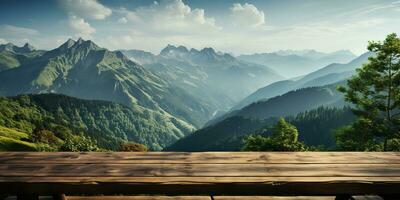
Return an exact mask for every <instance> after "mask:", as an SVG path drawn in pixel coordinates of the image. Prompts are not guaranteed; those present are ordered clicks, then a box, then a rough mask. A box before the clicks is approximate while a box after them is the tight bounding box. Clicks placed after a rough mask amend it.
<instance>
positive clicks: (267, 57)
mask: <svg viewBox="0 0 400 200" xmlns="http://www.w3.org/2000/svg"><path fill="white" fill-rule="evenodd" d="M355 57H356V56H355V55H354V54H353V53H351V52H350V51H347V50H340V51H336V52H332V53H323V52H318V51H315V50H299V51H294V50H281V51H277V52H272V53H258V54H250V55H240V56H238V58H239V59H241V60H245V61H248V62H253V63H257V64H261V65H266V66H270V67H271V68H272V69H274V70H275V71H277V72H278V73H280V74H283V75H285V76H286V77H288V78H290V77H297V76H301V75H305V74H308V73H310V72H312V71H315V70H317V69H319V68H322V67H323V66H326V65H329V64H331V63H347V62H349V61H351V60H353V59H354V58H355Z"/></svg>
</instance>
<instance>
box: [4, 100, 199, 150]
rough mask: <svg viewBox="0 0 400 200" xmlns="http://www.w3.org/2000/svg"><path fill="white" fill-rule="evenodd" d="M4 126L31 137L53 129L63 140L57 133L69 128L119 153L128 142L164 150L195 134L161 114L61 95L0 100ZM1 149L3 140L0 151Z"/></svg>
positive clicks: (73, 132)
mask: <svg viewBox="0 0 400 200" xmlns="http://www.w3.org/2000/svg"><path fill="white" fill-rule="evenodd" d="M178 124H179V123H178ZM2 126H4V127H8V128H13V129H16V130H19V131H22V132H24V133H27V134H28V135H31V134H32V132H33V131H34V130H35V129H43V130H50V131H52V132H54V133H55V135H56V136H57V137H59V138H60V139H63V135H62V134H61V135H60V134H57V133H59V132H60V131H61V130H60V129H67V130H68V131H69V132H71V133H72V134H75V135H78V134H79V133H81V134H83V135H85V136H90V137H91V138H92V139H94V140H96V141H97V144H98V146H99V147H101V148H103V149H108V150H118V149H119V146H120V144H121V143H122V142H126V141H134V142H139V143H142V144H145V145H146V146H148V147H149V148H150V149H152V150H161V149H162V148H163V147H165V146H167V145H170V144H172V143H173V142H175V141H176V140H177V139H179V138H182V137H184V136H185V135H187V134H189V133H190V132H191V131H193V129H192V127H190V126H187V127H176V126H175V125H174V124H172V123H171V121H169V120H167V119H164V118H162V116H161V115H159V114H153V113H149V112H146V111H145V112H143V111H140V110H134V109H131V108H129V107H127V106H125V105H122V104H119V103H113V102H108V101H99V100H82V99H77V98H73V97H69V96H65V95H59V94H36V95H21V96H17V97H0V128H1V127H2ZM59 126H61V127H63V128H60V127H59ZM64 132H65V131H64ZM0 136H1V134H0ZM43 137H44V138H45V137H48V136H43ZM0 138H1V137H0ZM1 146H2V145H1V141H0V149H1Z"/></svg>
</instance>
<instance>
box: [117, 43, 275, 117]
mask: <svg viewBox="0 0 400 200" xmlns="http://www.w3.org/2000/svg"><path fill="white" fill-rule="evenodd" d="M122 52H123V53H124V54H125V55H126V56H128V57H129V58H131V59H132V60H134V61H136V62H138V63H140V64H142V65H143V66H144V67H145V68H146V69H149V70H150V71H151V72H153V73H154V74H157V75H159V76H160V77H163V78H165V79H167V80H168V81H169V82H170V83H172V84H174V85H175V86H176V87H179V88H182V89H184V90H185V91H189V92H190V93H191V94H192V95H194V96H197V97H198V98H201V99H202V100H203V101H205V102H207V103H208V105H210V106H211V107H212V108H213V109H214V110H215V111H216V112H214V114H213V115H215V113H217V112H218V111H226V110H229V108H230V107H232V106H233V105H235V103H237V102H238V101H240V100H241V99H243V98H244V97H246V96H247V95H249V94H251V93H252V92H254V91H255V90H256V89H258V88H260V87H262V86H265V85H267V84H269V83H272V82H275V81H277V80H282V79H283V76H281V75H279V74H278V73H276V72H275V71H274V70H272V69H271V68H269V67H267V66H264V65H259V64H254V63H250V62H245V61H241V60H239V59H237V58H235V57H233V56H231V55H230V54H227V53H219V52H216V51H215V50H214V49H213V48H204V49H201V50H197V49H193V48H192V49H190V50H188V49H187V48H186V47H184V46H173V45H168V46H167V47H165V48H164V49H162V50H161V52H160V53H159V54H158V55H154V54H152V53H149V52H144V51H140V50H124V51H122Z"/></svg>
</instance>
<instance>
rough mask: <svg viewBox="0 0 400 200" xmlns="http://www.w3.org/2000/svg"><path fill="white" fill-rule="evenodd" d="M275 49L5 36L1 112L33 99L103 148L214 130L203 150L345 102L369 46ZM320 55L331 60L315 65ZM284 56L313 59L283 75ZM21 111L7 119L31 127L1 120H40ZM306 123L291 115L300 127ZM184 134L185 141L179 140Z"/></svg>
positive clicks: (194, 139)
mask: <svg viewBox="0 0 400 200" xmlns="http://www.w3.org/2000/svg"><path fill="white" fill-rule="evenodd" d="M273 54H274V55H270V54H268V55H267V54H262V55H261V54H260V55H257V56H258V57H260V56H261V57H262V59H261V57H260V59H259V58H258V57H257V56H255V55H252V56H255V57H251V56H239V57H234V56H232V55H231V54H228V53H222V52H217V51H215V50H214V49H213V48H210V47H207V48H203V49H200V50H198V49H194V48H192V49H188V48H186V47H184V46H174V45H168V46H166V47H165V48H164V49H162V50H161V51H160V53H159V54H153V53H150V52H146V51H142V50H135V49H132V50H119V51H110V50H107V49H106V48H102V47H99V46H98V45H96V44H95V43H94V42H93V41H90V40H83V39H81V38H80V39H78V40H76V41H75V40H72V39H69V40H67V41H66V42H65V43H64V44H62V45H60V46H59V47H57V48H55V49H52V50H49V51H45V50H36V49H35V48H34V47H33V46H31V45H30V44H25V45H24V46H22V47H18V46H15V45H13V44H11V43H9V44H5V45H0V96H4V98H3V99H2V101H3V104H4V105H3V107H4V109H3V111H4V113H5V114H7V113H8V111H7V110H13V109H14V108H21V109H20V111H18V112H21V113H24V112H25V111H24V110H30V109H36V110H31V111H32V113H36V114H35V115H37V116H39V118H40V119H42V118H43V116H46V117H49V119H52V120H50V122H51V124H55V125H57V126H58V125H62V126H68V124H70V126H71V130H72V131H76V132H80V131H82V132H83V133H84V134H85V135H87V136H89V137H93V138H94V139H95V140H96V141H97V142H98V143H99V145H100V147H101V148H105V149H111V150H115V149H117V146H118V144H119V143H120V142H125V141H134V142H139V143H142V144H145V145H147V146H148V147H149V148H150V149H152V150H161V149H164V148H166V147H168V146H170V145H172V146H171V148H167V150H168V149H169V150H176V149H179V148H178V146H179V144H185V145H183V146H188V147H190V146H191V144H192V146H193V150H195V149H196V148H197V147H195V146H196V144H200V143H202V145H200V146H201V147H199V149H200V150H201V149H203V147H205V146H204V145H203V143H205V142H206V141H205V140H203V139H204V138H207V140H210V138H211V137H212V135H215V137H216V140H215V141H214V142H213V145H211V146H209V147H210V148H208V147H207V148H205V149H206V150H207V149H208V150H224V149H237V148H238V144H239V143H240V141H241V139H243V138H242V136H244V135H248V134H250V133H251V132H253V131H257V130H258V129H260V128H262V127H264V126H266V124H271V122H273V121H275V120H276V119H277V118H278V117H286V118H290V117H296V116H298V115H301V113H304V112H307V111H310V110H314V109H317V108H318V107H321V106H323V107H324V108H325V109H336V108H338V109H340V108H342V107H343V106H345V105H347V104H345V103H344V100H343V96H342V94H340V93H339V92H337V90H336V87H337V86H338V85H343V84H344V83H345V80H346V79H347V78H349V77H350V76H351V75H353V74H354V72H355V69H356V68H358V67H360V66H361V65H362V63H365V62H366V61H367V58H368V57H369V56H371V55H372V54H371V53H370V52H367V53H365V54H363V55H361V56H359V57H357V58H355V59H353V60H351V59H352V58H354V55H353V54H351V53H350V52H348V51H338V52H334V53H331V54H326V53H321V52H317V51H313V50H304V51H292V50H285V51H278V52H274V53H273ZM266 55H267V56H266ZM270 56H274V57H275V58H278V57H279V59H275V58H274V59H275V61H274V62H276V63H280V65H281V66H280V65H277V64H276V63H273V62H270V61H271V60H274V59H270V58H268V59H267V61H268V62H264V61H265V59H264V58H266V57H270ZM292 57H293V58H294V57H296V59H300V58H301V59H303V60H308V61H307V62H308V63H305V64H304V63H303V64H304V65H307V66H308V68H307V67H305V66H301V65H297V64H301V62H300V61H296V59H291V58H292ZM263 59H264V60H263ZM260 60H263V62H261V61H260ZM348 60H351V61H348ZM333 61H335V62H347V63H345V64H340V63H331V62H333ZM290 62H292V63H290ZM325 62H327V63H328V62H329V64H327V65H326V66H325V67H322V68H321V67H316V66H317V64H318V65H322V64H323V63H325ZM296 63H297V64H296ZM284 65H288V66H289V65H290V66H291V67H292V68H297V67H299V68H304V69H305V70H306V71H307V70H308V69H309V70H311V69H314V68H318V69H317V70H314V71H313V72H311V73H308V74H306V75H303V76H299V77H296V78H292V79H285V78H284V76H288V75H289V76H291V75H290V74H288V73H286V72H284V71H282V69H283V68H284V67H282V66H284ZM277 66H278V67H277ZM288 69H289V68H288ZM291 71H293V73H297V72H294V71H295V70H294V69H292V70H291ZM279 72H282V75H281V74H280V73H279ZM61 94H62V95H61ZM21 95H22V96H21ZM64 95H67V96H64ZM21 99H22V100H23V102H25V101H26V99H29V101H28V102H30V103H26V102H25V103H23V104H21V101H22V100H21ZM25 104H26V105H29V106H26V105H25ZM17 105H18V106H17ZM14 106H17V107H14ZM24 106H25V107H24ZM0 111H2V110H0ZM31 111H29V112H31ZM318 112H322V111H318ZM329 112H330V111H329ZM329 112H328V111H327V113H329ZM21 113H20V114H17V115H10V116H8V115H7V116H8V117H9V119H8V118H7V119H6V120H11V121H13V122H15V123H14V124H25V123H28V124H30V125H29V126H28V127H30V128H29V129H21V127H15V126H12V124H13V123H11V125H8V124H7V123H3V124H1V123H0V126H2V127H5V128H7V129H8V128H11V129H15V130H16V131H22V132H23V133H25V135H27V136H29V135H30V134H31V132H32V131H33V130H34V129H35V127H36V126H41V125H38V124H36V123H37V122H34V121H32V120H31V119H29V120H26V122H25V121H24V122H20V121H18V120H19V119H20V118H18V117H17V116H20V115H21V116H23V115H26V114H21ZM324 113H325V111H324ZM335 113H336V111H335ZM8 114H10V113H8ZM42 115H43V116H42ZM335 116H336V115H335ZM54 119H63V120H62V121H59V120H54ZM346 119H348V118H346ZM116 120H117V121H121V122H120V123H119V122H116ZM318 120H320V119H319V118H318ZM3 122H4V121H3ZM98 122H101V123H104V124H99V123H98ZM346 122H347V121H346ZM41 123H45V122H44V121H42V122H41ZM302 123H303V122H301V123H300V122H299V123H298V124H297V125H299V126H300V127H301V126H303V125H302ZM51 124H50V125H49V124H47V125H46V126H47V127H48V128H49V129H51V130H52V129H53V128H54V126H53V125H51ZM341 124H345V122H343V123H341ZM227 126H230V127H227ZM79 127H80V128H79ZM202 127H204V128H202ZM215 127H217V128H215ZM307 127H308V128H309V127H310V126H309V125H307ZM36 128H37V127H36ZM196 129H197V131H196V133H194V135H191V133H192V132H193V131H195V130H196ZM322 129H323V128H321V127H319V128H318V130H322ZM219 130H224V131H223V133H222V132H221V133H218V131H219ZM304 130H305V129H304ZM307 130H314V129H312V128H311V129H307ZM324 130H325V129H324ZM329 130H330V129H329ZM229 131H231V132H232V135H231V136H229V133H228V132H229ZM327 132H329V131H328V129H326V130H325V132H324V134H325V136H326V135H328V133H327ZM236 133H237V134H236ZM219 134H222V135H219ZM227 134H228V135H227ZM202 135H204V137H203V136H202ZM303 135H307V134H305V133H303ZM237 136H238V137H237ZM239 136H240V137H239ZM325 136H324V137H323V138H324V139H321V140H318V139H316V140H313V139H310V137H308V136H307V137H305V138H306V139H304V140H305V141H307V142H309V143H310V144H312V145H318V142H315V141H319V142H320V143H323V144H324V145H326V146H331V145H332V143H331V141H332V140H331V139H329V137H325ZM24 137H25V136H24ZM182 138H184V139H183V140H182V141H184V142H183V143H182V142H181V141H178V140H180V139H182ZM200 138H203V139H200ZM224 138H225V139H224ZM107 141H110V144H109V145H108V144H107ZM177 141H178V142H177ZM224 141H225V142H224ZM176 142H177V143H176ZM238 142H239V143H238ZM175 144H176V145H175ZM217 144H218V145H220V147H217ZM175 147H176V148H175ZM211 147H212V148H211Z"/></svg>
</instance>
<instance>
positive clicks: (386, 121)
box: [339, 33, 400, 151]
mask: <svg viewBox="0 0 400 200" xmlns="http://www.w3.org/2000/svg"><path fill="white" fill-rule="evenodd" d="M368 50H369V51H371V52H374V53H375V55H376V56H372V57H370V58H369V59H368V60H369V62H368V63H366V64H364V65H363V66H362V67H361V68H359V69H357V74H356V75H354V76H353V77H352V78H350V79H349V80H348V81H347V87H340V88H339V91H341V92H343V93H344V94H345V100H346V101H348V102H351V103H353V104H354V105H355V109H354V114H355V115H356V116H357V117H358V119H359V120H357V122H355V124H353V126H354V127H362V126H363V125H365V126H368V127H369V128H370V129H368V131H367V133H366V132H365V131H366V130H364V129H355V128H353V129H349V128H347V129H342V131H341V133H339V135H340V137H339V139H340V138H352V137H345V135H346V134H359V135H360V136H362V137H369V138H370V139H371V140H373V141H376V142H378V143H379V142H380V143H382V146H383V149H382V150H384V151H387V150H389V149H388V144H389V141H390V140H392V139H396V138H397V137H398V136H399V130H400V129H399V128H400V109H399V108H400V62H399V58H400V38H399V37H397V35H396V34H395V33H393V34H390V35H388V36H387V37H386V39H385V40H384V41H382V42H380V41H378V42H375V41H372V42H369V45H368ZM346 130H347V131H346ZM357 132H360V133H361V134H360V133H357ZM363 132H364V133H365V134H362V133H363ZM339 143H344V141H339Z"/></svg>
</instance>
